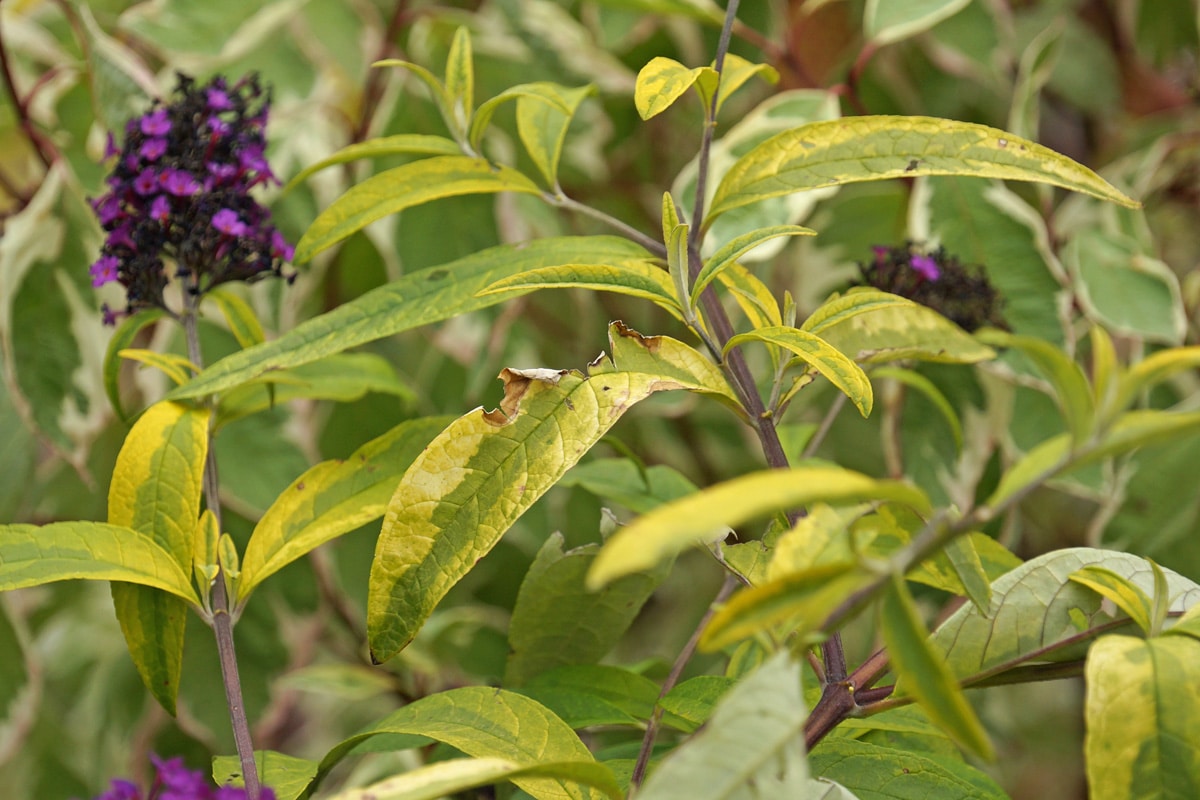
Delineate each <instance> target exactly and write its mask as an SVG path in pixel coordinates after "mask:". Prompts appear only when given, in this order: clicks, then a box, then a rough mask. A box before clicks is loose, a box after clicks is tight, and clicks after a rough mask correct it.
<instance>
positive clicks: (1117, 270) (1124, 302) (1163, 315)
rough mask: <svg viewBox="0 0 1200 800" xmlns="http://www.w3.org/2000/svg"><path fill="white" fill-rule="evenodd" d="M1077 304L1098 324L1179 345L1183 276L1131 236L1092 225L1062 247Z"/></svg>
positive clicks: (1182, 331)
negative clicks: (1111, 234) (1110, 232)
mask: <svg viewBox="0 0 1200 800" xmlns="http://www.w3.org/2000/svg"><path fill="white" fill-rule="evenodd" d="M1063 263H1064V264H1065V265H1066V267H1067V269H1068V270H1069V271H1070V273H1071V277H1072V278H1073V280H1072V282H1071V285H1072V287H1073V288H1074V289H1075V291H1076V297H1077V298H1078V301H1079V305H1080V306H1081V307H1082V308H1083V311H1084V313H1086V314H1087V315H1088V317H1089V318H1090V319H1091V320H1093V321H1094V322H1096V323H1098V324H1101V325H1104V326H1105V327H1107V328H1109V329H1110V330H1112V331H1113V332H1114V333H1118V334H1121V335H1124V336H1134V337H1137V338H1140V339H1145V340H1146V341H1149V342H1161V343H1164V344H1180V343H1182V342H1183V337H1184V334H1185V332H1186V331H1187V313H1186V311H1185V310H1184V306H1183V297H1182V294H1181V292H1180V289H1179V278H1178V277H1176V275H1175V273H1174V272H1173V271H1172V270H1171V268H1170V267H1169V266H1167V265H1166V264H1164V263H1163V262H1162V261H1159V260H1158V259H1156V258H1154V257H1153V256H1150V255H1148V254H1146V253H1144V252H1142V250H1141V248H1140V247H1139V246H1138V244H1137V242H1135V241H1133V240H1132V239H1130V238H1125V237H1118V236H1106V235H1105V234H1103V233H1102V232H1100V231H1097V230H1094V229H1090V230H1087V231H1084V232H1082V233H1080V234H1079V235H1078V236H1076V237H1075V238H1074V239H1072V240H1071V241H1070V242H1068V243H1067V246H1066V247H1065V248H1064V249H1063Z"/></svg>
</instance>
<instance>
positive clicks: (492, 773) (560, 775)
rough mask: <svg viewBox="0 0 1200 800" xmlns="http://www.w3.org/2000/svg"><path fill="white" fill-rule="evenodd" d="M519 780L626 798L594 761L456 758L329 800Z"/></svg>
mask: <svg viewBox="0 0 1200 800" xmlns="http://www.w3.org/2000/svg"><path fill="white" fill-rule="evenodd" d="M518 778H521V779H525V780H528V779H530V778H554V779H557V780H561V781H567V782H573V783H578V784H581V785H583V786H591V787H594V788H596V789H598V790H600V791H601V792H603V793H604V794H606V795H608V797H610V798H612V800H621V798H622V797H624V794H622V792H621V787H620V786H618V785H617V782H616V779H615V778H614V777H613V774H612V770H610V769H609V768H608V767H607V766H605V765H604V764H598V763H596V762H595V761H558V762H551V763H541V764H525V765H522V764H521V763H519V762H516V761H512V760H508V759H503V758H455V759H452V760H450V761H440V762H437V763H433V764H426V765H425V766H423V767H418V768H416V769H413V770H409V771H408V772H406V773H404V774H403V775H397V776H395V777H393V778H387V779H386V780H382V781H379V782H377V783H373V784H371V785H370V786H367V787H364V788H362V789H348V790H346V791H344V792H339V793H338V794H336V795H333V796H332V797H331V798H330V800H438V799H439V798H442V797H449V796H451V795H455V794H458V793H460V792H466V791H467V790H469V789H474V788H476V787H479V786H487V785H490V784H494V783H500V782H502V781H512V782H516V780H517V779H518Z"/></svg>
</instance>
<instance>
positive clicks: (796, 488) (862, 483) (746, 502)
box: [588, 467, 929, 588]
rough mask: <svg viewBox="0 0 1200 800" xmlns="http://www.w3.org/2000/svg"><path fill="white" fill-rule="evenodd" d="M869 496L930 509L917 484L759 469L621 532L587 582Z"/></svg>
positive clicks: (820, 471)
mask: <svg viewBox="0 0 1200 800" xmlns="http://www.w3.org/2000/svg"><path fill="white" fill-rule="evenodd" d="M864 500H895V501H897V502H900V503H904V504H906V505H909V506H912V507H913V508H915V509H916V510H918V511H919V512H921V513H927V512H928V511H929V500H928V499H927V498H926V497H925V494H924V493H923V492H922V491H921V490H920V489H918V488H916V487H914V486H910V485H908V484H905V483H900V482H898V481H888V480H875V479H874V478H869V477H867V476H866V475H863V474H861V473H858V472H852V471H851V470H847V469H841V468H840V467H800V468H796V469H772V470H765V471H762V472H755V473H752V474H750V475H744V476H742V477H740V478H734V479H733V480H730V481H726V482H724V483H719V484H717V485H716V486H713V487H710V488H708V489H705V490H704V491H701V492H699V493H697V494H694V495H690V496H688V497H684V498H682V499H680V500H676V501H675V502H672V503H667V504H666V505H663V506H660V507H658V508H656V509H654V510H653V511H651V512H650V513H648V514H643V515H642V516H641V517H638V518H637V519H636V520H634V521H633V522H632V523H630V524H629V525H627V526H625V527H624V528H622V529H620V530H619V531H617V532H616V533H615V534H614V535H613V536H612V538H610V539H609V540H608V541H607V542H606V543H605V544H604V547H603V548H602V549H601V550H600V555H599V557H597V559H596V563H595V565H594V566H593V567H592V571H591V573H590V574H589V575H588V585H589V586H592V587H593V588H600V587H602V586H604V585H605V584H607V583H608V582H609V581H612V580H616V579H617V578H619V577H621V576H622V575H628V574H630V573H633V572H639V571H641V570H645V569H650V568H652V567H653V566H654V565H656V564H657V563H659V561H661V560H663V559H666V558H669V557H670V556H673V555H675V554H676V553H678V552H680V551H681V550H683V549H684V548H686V547H688V546H690V545H692V544H695V543H697V542H703V541H708V540H710V539H711V538H712V537H713V536H714V535H721V534H722V533H724V531H725V529H726V528H732V527H735V526H737V525H740V524H742V523H743V522H747V521H749V520H752V519H755V518H757V517H762V516H765V515H768V514H772V513H776V512H780V511H787V510H788V509H793V508H799V507H801V506H805V505H808V504H810V503H817V502H826V503H831V504H835V503H857V502H861V501H864Z"/></svg>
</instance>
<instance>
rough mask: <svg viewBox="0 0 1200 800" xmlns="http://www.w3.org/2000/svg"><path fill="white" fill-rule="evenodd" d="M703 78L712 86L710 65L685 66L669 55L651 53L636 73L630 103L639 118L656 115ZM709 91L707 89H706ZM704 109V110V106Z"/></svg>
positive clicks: (714, 78) (713, 78) (715, 76)
mask: <svg viewBox="0 0 1200 800" xmlns="http://www.w3.org/2000/svg"><path fill="white" fill-rule="evenodd" d="M701 77H705V78H707V79H708V80H711V81H712V83H713V85H716V81H717V75H716V72H715V71H714V70H713V68H712V67H694V68H692V69H688V68H687V67H685V66H684V65H683V64H680V63H679V62H678V61H676V60H675V59H673V58H665V57H664V56H655V57H654V58H652V59H650V61H649V62H648V63H647V64H646V66H644V67H642V68H641V70H640V71H639V72H638V76H637V84H636V85H635V87H634V90H633V102H634V105H635V106H637V111H638V114H639V115H640V116H641V118H642V119H650V118H651V117H655V116H658V115H659V114H661V113H662V112H664V111H666V110H667V109H668V108H670V107H671V106H672V105H673V104H674V103H675V101H676V100H678V99H679V98H680V97H682V96H683V93H684V92H686V91H687V90H688V89H690V88H692V86H693V85H694V84H695V83H696V81H698V80H700V79H701ZM710 94H711V92H710ZM705 111H706V112H707V109H705Z"/></svg>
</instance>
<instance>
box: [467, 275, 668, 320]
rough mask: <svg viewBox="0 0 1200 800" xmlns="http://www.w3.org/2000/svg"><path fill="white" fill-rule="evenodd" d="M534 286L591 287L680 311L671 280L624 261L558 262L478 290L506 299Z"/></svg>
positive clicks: (539, 287)
mask: <svg viewBox="0 0 1200 800" xmlns="http://www.w3.org/2000/svg"><path fill="white" fill-rule="evenodd" d="M537 289H592V290H595V291H601V292H616V293H617V294H624V295H629V296H630V297H638V298H641V299H642V300H649V301H650V302H652V303H655V304H656V305H658V306H659V307H660V308H662V309H664V310H666V311H669V312H670V313H671V315H672V316H674V317H675V318H677V319H679V318H681V317H682V314H681V312H680V309H679V301H678V300H676V299H675V288H674V286H672V285H671V279H670V278H669V277H668V276H667V273H665V272H663V271H662V270H661V269H659V268H658V267H656V266H654V265H653V264H650V263H647V262H645V261H634V260H630V261H624V262H621V263H616V264H561V265H556V266H552V267H541V268H538V269H531V270H527V271H526V272H521V273H518V274H516V275H510V276H508V277H505V278H502V279H500V280H498V281H496V282H495V283H493V284H491V285H490V286H487V287H486V288H484V289H482V290H481V291H480V292H479V295H480V296H481V297H488V296H490V295H499V296H500V299H505V300H507V299H509V298H510V297H516V296H517V295H521V294H527V293H528V292H531V291H535V290H537Z"/></svg>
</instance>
